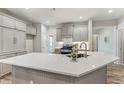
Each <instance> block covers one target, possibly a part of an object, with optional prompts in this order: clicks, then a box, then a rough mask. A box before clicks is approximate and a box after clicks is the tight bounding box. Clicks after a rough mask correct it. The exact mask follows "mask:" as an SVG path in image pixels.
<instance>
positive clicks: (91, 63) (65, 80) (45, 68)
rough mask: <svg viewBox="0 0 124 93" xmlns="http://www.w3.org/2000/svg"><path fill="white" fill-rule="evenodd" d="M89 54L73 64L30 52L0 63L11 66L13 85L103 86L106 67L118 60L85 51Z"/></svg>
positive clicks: (66, 60) (56, 55)
mask: <svg viewBox="0 0 124 93" xmlns="http://www.w3.org/2000/svg"><path fill="white" fill-rule="evenodd" d="M88 55H89V56H88V57H87V58H84V57H82V58H78V59H77V62H73V61H72V60H71V59H70V58H69V57H67V56H65V55H61V54H45V53H30V54H25V55H21V56H16V57H13V58H8V59H3V60H0V62H1V63H6V64H10V65H12V82H13V83H16V84H18V83H26V84H29V83H36V84H103V83H106V78H107V68H106V67H107V64H109V63H112V62H115V61H117V60H118V57H115V56H112V55H109V54H105V53H101V52H88Z"/></svg>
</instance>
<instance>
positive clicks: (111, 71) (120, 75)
mask: <svg viewBox="0 0 124 93" xmlns="http://www.w3.org/2000/svg"><path fill="white" fill-rule="evenodd" d="M107 83H108V84H124V65H119V64H110V65H108V66H107Z"/></svg>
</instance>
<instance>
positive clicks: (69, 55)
mask: <svg viewBox="0 0 124 93" xmlns="http://www.w3.org/2000/svg"><path fill="white" fill-rule="evenodd" d="M84 56H85V54H81V53H80V54H77V58H81V57H84ZM87 56H89V55H87ZM67 57H71V54H68V55H67Z"/></svg>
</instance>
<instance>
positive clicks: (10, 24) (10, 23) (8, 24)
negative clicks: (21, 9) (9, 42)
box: [3, 16, 15, 28]
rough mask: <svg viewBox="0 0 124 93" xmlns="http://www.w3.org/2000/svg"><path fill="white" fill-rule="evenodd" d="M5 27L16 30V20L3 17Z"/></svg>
mask: <svg viewBox="0 0 124 93" xmlns="http://www.w3.org/2000/svg"><path fill="white" fill-rule="evenodd" d="M3 26H5V27H10V28H15V20H14V19H12V18H9V17H6V16H3Z"/></svg>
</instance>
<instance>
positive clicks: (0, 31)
mask: <svg viewBox="0 0 124 93" xmlns="http://www.w3.org/2000/svg"><path fill="white" fill-rule="evenodd" d="M0 52H2V28H1V27H0Z"/></svg>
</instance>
